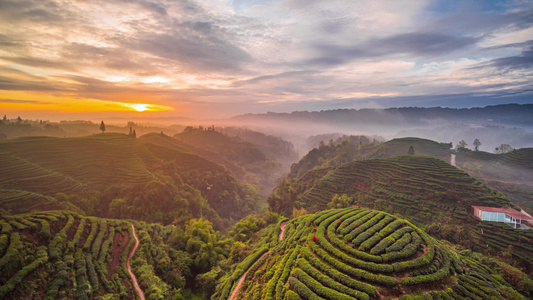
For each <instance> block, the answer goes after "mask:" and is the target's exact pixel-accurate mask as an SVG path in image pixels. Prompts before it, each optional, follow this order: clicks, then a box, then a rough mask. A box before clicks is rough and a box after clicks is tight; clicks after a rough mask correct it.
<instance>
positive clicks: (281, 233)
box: [279, 222, 287, 241]
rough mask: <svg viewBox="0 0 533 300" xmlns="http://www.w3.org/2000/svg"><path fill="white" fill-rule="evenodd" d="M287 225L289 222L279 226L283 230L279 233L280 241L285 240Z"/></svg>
mask: <svg viewBox="0 0 533 300" xmlns="http://www.w3.org/2000/svg"><path fill="white" fill-rule="evenodd" d="M286 224H287V222H283V223H281V224H280V225H279V227H280V228H281V232H280V233H279V240H280V241H281V240H282V239H283V234H284V233H285V225H286Z"/></svg>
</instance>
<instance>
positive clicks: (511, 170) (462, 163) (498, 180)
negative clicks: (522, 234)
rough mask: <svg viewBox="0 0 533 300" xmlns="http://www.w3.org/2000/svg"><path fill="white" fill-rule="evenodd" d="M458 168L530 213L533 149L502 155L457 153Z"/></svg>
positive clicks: (479, 152)
mask: <svg viewBox="0 0 533 300" xmlns="http://www.w3.org/2000/svg"><path fill="white" fill-rule="evenodd" d="M456 163H457V166H458V167H460V168H461V169H463V170H465V171H467V172H468V173H470V174H471V175H472V176H474V177H476V178H479V179H481V180H483V181H484V182H485V183H487V185H489V186H491V187H493V188H495V189H497V190H499V191H501V192H503V193H504V194H505V195H506V196H507V197H509V199H510V200H511V201H512V202H513V203H516V204H518V205H519V206H520V207H521V208H522V209H524V210H526V211H527V212H529V213H533V148H522V149H516V150H513V151H511V152H508V153H504V154H492V153H487V152H483V151H463V152H458V153H457V157H456Z"/></svg>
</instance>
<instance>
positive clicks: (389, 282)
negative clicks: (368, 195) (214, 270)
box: [211, 207, 533, 300]
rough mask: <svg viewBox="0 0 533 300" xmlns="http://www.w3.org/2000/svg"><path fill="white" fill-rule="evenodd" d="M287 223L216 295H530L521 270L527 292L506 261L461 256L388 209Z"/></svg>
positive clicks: (323, 214) (314, 216) (336, 212)
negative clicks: (514, 284)
mask: <svg viewBox="0 0 533 300" xmlns="http://www.w3.org/2000/svg"><path fill="white" fill-rule="evenodd" d="M282 227H283V228H284V233H283V234H282V235H281V234H280V239H281V241H279V242H277V243H271V247H270V249H268V247H267V248H265V247H261V248H259V249H258V250H257V251H256V253H254V254H252V255H250V256H249V257H247V258H246V259H245V260H244V261H243V262H242V264H241V265H240V267H241V268H240V269H239V267H237V268H236V269H235V271H234V273H233V274H232V275H231V276H228V277H227V278H226V280H225V281H223V282H222V283H221V284H220V285H219V287H218V289H217V293H215V294H214V295H213V296H212V298H211V299H222V300H226V299H231V300H236V299H335V300H338V299H383V298H387V299H391V298H392V299H398V298H399V299H489V298H490V299H526V297H529V296H530V295H531V294H530V293H531V292H533V290H532V289H533V282H532V281H531V279H530V278H527V276H525V275H524V274H522V275H520V276H522V277H521V279H524V281H523V282H522V283H521V284H517V286H520V287H521V290H520V291H521V292H522V293H523V295H522V294H519V293H518V292H517V291H516V290H515V289H513V288H512V287H511V285H510V284H509V282H508V281H506V280H511V279H513V277H509V274H507V273H505V272H501V271H502V270H501V268H502V267H505V264H501V263H498V262H496V261H490V260H486V261H487V262H491V263H492V265H491V267H490V268H489V267H488V266H486V265H484V264H481V263H480V262H479V258H480V257H481V256H479V255H472V254H471V252H463V253H458V252H456V251H455V250H454V249H452V248H450V246H449V245H447V244H443V243H441V242H438V241H436V240H435V239H433V238H431V237H430V236H428V235H427V234H426V233H425V232H424V231H423V230H421V229H419V228H417V227H416V226H414V225H412V224H411V223H409V222H408V221H406V220H403V219H399V218H397V217H395V216H393V215H390V214H387V213H384V212H380V211H375V210H369V209H364V208H356V207H351V208H347V209H333V210H326V211H322V212H319V213H316V214H310V215H304V216H300V217H298V218H294V219H292V220H290V221H288V222H287V223H285V224H284V225H282ZM282 232H283V231H282ZM518 273H520V272H518ZM243 274H244V275H243ZM241 276H242V277H243V278H244V280H243V281H242V285H239V284H237V282H236V281H237V280H238V279H239V278H241ZM230 295H231V296H230ZM412 297H414V298H412Z"/></svg>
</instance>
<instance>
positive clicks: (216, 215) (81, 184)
mask: <svg viewBox="0 0 533 300" xmlns="http://www.w3.org/2000/svg"><path fill="white" fill-rule="evenodd" d="M187 149H188V148H187V147H186V146H183V145H180V143H179V142H177V141H175V140H173V139H172V138H170V137H168V136H165V135H161V134H152V135H148V136H146V137H141V138H137V139H135V138H131V137H128V136H127V135H123V134H114V133H107V134H97V135H93V136H89V137H80V138H50V137H27V138H19V139H10V140H7V141H4V142H0V154H1V155H0V168H1V169H2V170H3V171H2V172H1V173H0V196H2V198H0V208H4V209H9V210H10V211H11V212H12V213H22V212H29V211H30V210H42V209H55V208H57V209H71V210H75V211H77V212H80V213H84V214H90V215H97V216H103V217H117V218H137V219H140V220H146V221H153V222H163V223H166V224H168V223H171V222H178V223H184V222H186V221H187V220H188V219H190V218H194V217H196V218H198V217H202V216H204V217H207V218H209V219H210V220H212V221H213V222H214V223H215V225H216V227H217V228H219V229H220V228H222V227H223V226H226V224H228V222H230V220H231V219H240V218H242V217H244V216H246V214H248V213H250V212H251V211H253V210H254V209H255V208H256V207H257V205H258V200H259V199H260V195H259V192H258V191H257V190H256V188H254V187H252V186H250V185H249V184H244V183H240V182H239V181H238V180H237V179H236V178H235V177H234V176H233V175H232V174H231V173H230V172H229V171H227V170H226V169H225V168H224V167H222V166H220V165H218V164H216V163H214V162H212V161H210V160H207V159H205V158H203V157H201V156H199V155H196V154H193V153H190V152H188V151H187ZM58 193H61V194H58Z"/></svg>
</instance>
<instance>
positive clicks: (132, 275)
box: [126, 224, 145, 300]
mask: <svg viewBox="0 0 533 300" xmlns="http://www.w3.org/2000/svg"><path fill="white" fill-rule="evenodd" d="M131 231H132V232H133V237H134V238H135V246H133V249H132V250H131V251H130V255H128V260H127V261H126V267H127V268H128V273H130V276H131V280H132V281H133V285H134V286H135V289H136V290H137V293H138V294H139V297H141V300H145V298H144V294H143V291H142V290H141V288H140V287H139V284H138V283H137V278H135V274H133V272H132V271H131V267H130V259H131V258H132V257H133V254H135V250H137V247H138V246H139V239H138V238H137V235H136V234H135V227H133V224H131Z"/></svg>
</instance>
